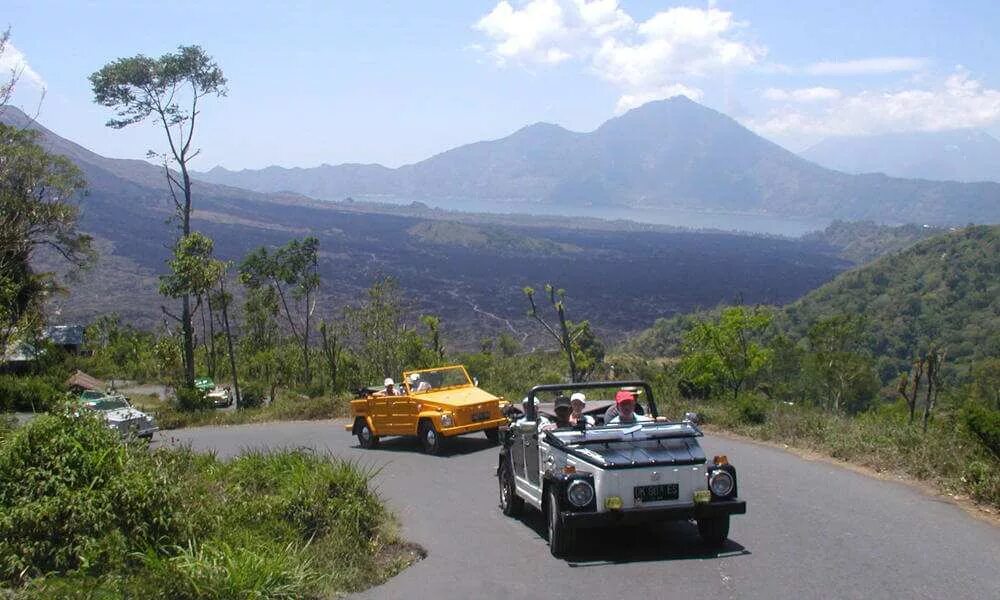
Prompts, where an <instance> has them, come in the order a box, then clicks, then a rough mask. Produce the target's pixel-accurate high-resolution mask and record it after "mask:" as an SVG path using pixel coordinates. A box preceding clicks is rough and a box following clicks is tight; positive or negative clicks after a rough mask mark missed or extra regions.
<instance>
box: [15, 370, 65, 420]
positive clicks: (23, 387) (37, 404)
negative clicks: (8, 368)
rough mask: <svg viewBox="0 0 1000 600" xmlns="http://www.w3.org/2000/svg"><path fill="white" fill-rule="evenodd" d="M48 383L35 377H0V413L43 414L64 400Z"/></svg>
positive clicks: (60, 393)
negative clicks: (22, 412)
mask: <svg viewBox="0 0 1000 600" xmlns="http://www.w3.org/2000/svg"><path fill="white" fill-rule="evenodd" d="M65 396H66V395H65V393H63V391H62V390H60V389H59V388H58V387H57V386H55V385H53V384H52V383H51V382H50V381H48V380H46V379H44V378H41V377H36V376H30V377H16V376H13V375H4V376H0V412H4V411H24V412H45V411H47V410H50V409H52V408H53V407H55V406H56V405H57V404H58V403H59V402H61V401H62V400H63V399H64V398H65Z"/></svg>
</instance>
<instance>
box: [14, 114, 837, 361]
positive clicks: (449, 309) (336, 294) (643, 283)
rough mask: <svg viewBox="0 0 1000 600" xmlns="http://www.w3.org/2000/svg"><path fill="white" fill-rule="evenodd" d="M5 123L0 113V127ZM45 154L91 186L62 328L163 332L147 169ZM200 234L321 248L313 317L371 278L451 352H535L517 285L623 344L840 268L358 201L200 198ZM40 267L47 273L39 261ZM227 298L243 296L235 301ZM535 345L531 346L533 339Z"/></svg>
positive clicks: (59, 308) (156, 182)
mask: <svg viewBox="0 0 1000 600" xmlns="http://www.w3.org/2000/svg"><path fill="white" fill-rule="evenodd" d="M12 113H13V111H10V110H9V111H7V112H5V113H4V115H5V117H4V118H8V115H9V114H12ZM33 126H34V127H36V128H37V129H38V130H39V131H40V132H41V135H42V138H41V142H42V144H43V145H44V146H45V147H47V148H49V149H51V150H52V151H54V152H59V153H63V154H66V155H67V156H69V157H70V158H71V159H72V160H74V162H76V163H77V164H78V165H79V166H80V167H81V168H82V169H84V171H85V173H86V176H87V178H88V181H89V193H88V194H86V195H84V196H82V197H80V198H79V203H80V207H81V220H80V227H81V229H83V230H84V231H86V232H88V233H91V234H93V235H94V236H95V237H96V238H97V246H98V248H99V250H100V251H101V260H100V262H99V263H98V265H97V266H96V267H95V268H94V269H93V270H92V271H89V272H87V273H84V274H83V275H82V277H80V278H79V279H77V280H74V281H70V282H68V285H69V293H68V294H67V295H65V296H59V297H56V298H54V299H53V300H52V306H51V308H52V311H51V314H53V315H57V316H56V317H55V318H58V319H59V320H60V321H61V322H66V321H82V322H87V321H88V320H89V319H91V318H93V317H94V316H96V315H99V314H102V313H105V312H109V311H115V312H118V313H119V314H120V316H121V317H122V318H123V319H124V320H125V321H126V322H130V323H137V324H139V325H142V326H143V327H148V328H152V327H158V326H160V325H161V324H162V323H163V322H164V317H163V315H162V312H161V308H160V307H161V305H163V304H169V303H168V302H166V301H165V300H164V299H163V298H161V297H159V296H158V295H157V292H156V289H157V275H158V274H160V273H163V272H164V269H165V267H164V263H165V260H166V259H167V256H168V247H169V246H170V243H171V240H172V239H173V237H174V235H175V234H176V230H175V229H172V228H170V227H169V226H168V225H167V224H166V221H167V220H168V218H169V217H170V216H171V213H170V206H169V200H168V196H167V191H166V188H165V186H164V183H163V181H164V180H163V178H162V172H161V171H160V169H158V168H157V167H155V166H153V165H150V164H148V163H145V162H143V161H131V160H118V159H110V158H106V157H102V156H98V155H96V154H94V153H92V152H89V151H88V150H86V149H85V148H82V147H80V146H78V145H76V144H73V143H72V142H70V141H68V140H65V139H63V138H60V137H59V136H57V135H56V134H54V133H52V132H50V131H48V130H45V129H44V128H42V127H41V126H40V125H38V124H34V125H33ZM194 192H195V207H196V210H195V213H194V217H193V224H194V227H195V229H197V230H199V231H202V232H204V233H206V234H208V235H209V236H211V237H212V238H213V239H214V240H215V241H216V254H217V255H218V256H219V257H221V258H223V259H226V260H231V261H238V260H240V259H241V258H242V257H243V256H245V255H246V254H247V252H249V251H250V250H252V249H254V248H256V247H258V246H261V245H280V244H284V243H285V242H287V241H288V240H289V239H290V238H292V237H302V236H305V235H315V236H316V237H317V238H319V241H320V264H319V269H320V275H321V276H322V279H323V287H322V298H321V301H320V305H319V307H318V309H317V310H318V316H320V317H329V316H332V315H337V314H339V312H340V310H341V308H342V307H343V306H345V305H347V304H350V303H353V302H357V301H358V299H359V298H360V297H362V295H363V293H364V290H365V289H366V288H368V286H370V285H371V284H372V282H373V281H374V280H375V279H376V278H377V277H379V276H383V275H391V276H393V277H395V278H396V279H397V280H398V281H399V282H400V284H401V287H402V289H403V290H404V291H405V293H406V297H407V300H408V302H409V305H408V306H407V310H408V313H409V314H411V315H412V316H414V317H416V316H417V315H419V314H421V313H431V314H439V315H441V316H442V317H443V318H444V326H445V334H446V336H448V337H449V339H450V340H454V342H451V345H452V346H453V347H456V348H473V347H476V345H477V344H478V342H479V340H480V339H481V338H482V337H484V336H488V335H491V334H494V333H497V332H499V331H507V332H511V333H514V334H516V335H517V336H518V337H519V338H522V339H525V340H526V341H527V344H528V346H527V347H529V348H530V347H531V345H532V344H534V343H536V341H537V340H536V338H535V336H536V335H537V328H536V327H535V326H534V325H533V324H532V323H531V322H530V321H529V320H528V319H527V318H526V317H525V310H526V305H525V300H524V297H523V294H522V293H521V289H522V288H523V287H524V286H525V285H534V286H540V285H542V284H544V283H546V282H554V283H556V284H558V285H559V286H561V287H564V288H566V289H567V290H568V292H569V302H570V307H571V308H570V310H571V318H574V319H583V318H587V319H590V320H591V321H592V323H593V324H594V326H595V327H596V328H597V329H598V330H599V331H600V332H601V333H602V335H605V336H607V337H608V338H609V339H621V337H622V336H624V335H625V334H626V333H629V332H634V331H637V330H638V329H640V328H642V327H643V326H645V325H646V324H648V323H649V322H651V321H652V320H653V319H654V318H655V317H656V316H658V315H663V314H673V313H675V312H678V311H688V310H692V309H693V308H695V307H697V306H702V305H705V304H715V303H717V302H719V301H721V300H723V299H728V298H730V297H731V296H732V295H733V294H734V293H742V294H744V296H745V297H746V298H748V299H749V300H750V301H754V302H787V301H791V300H792V299H794V298H797V297H798V296H800V295H801V294H803V293H805V292H806V291H807V290H809V289H812V288H814V287H816V286H817V285H820V284H822V283H824V282H826V281H829V280H830V279H831V278H832V277H834V276H835V275H836V274H837V273H838V272H840V271H841V270H843V269H844V268H845V267H846V266H847V264H846V263H845V262H844V261H842V260H840V259H838V258H836V257H833V256H830V255H829V253H828V252H826V251H825V249H824V248H823V247H822V246H821V245H820V244H817V243H811V242H799V241H796V240H787V239H775V238H766V237H752V236H740V235H734V234H722V233H696V232H689V231H670V230H664V229H657V228H651V227H647V226H643V225H639V224H634V223H632V224H629V223H623V222H617V223H599V222H593V221H586V220H580V219H574V220H569V219H564V218H546V217H517V216H516V215H494V216H488V217H483V216H477V215H469V214H458V213H449V212H444V211H437V210H432V209H428V208H427V207H425V206H421V205H419V204H414V205H410V206H406V207H400V206H387V205H381V206H380V205H376V204H366V203H363V202H342V203H333V202H317V201H310V200H308V199H305V198H303V197H297V196H289V195H280V194H260V193H255V192H249V191H245V190H240V189H236V188H230V187H226V186H220V185H214V184H204V183H199V184H198V185H197V186H196V187H195V190H194ZM39 266H41V267H42V268H57V267H58V262H56V261H45V260H44V259H43V262H42V263H41V264H40V265H39ZM236 291H237V292H239V288H238V286H237V288H236ZM540 337H541V336H538V338H539V339H540Z"/></svg>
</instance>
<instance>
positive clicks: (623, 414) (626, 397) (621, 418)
mask: <svg viewBox="0 0 1000 600" xmlns="http://www.w3.org/2000/svg"><path fill="white" fill-rule="evenodd" d="M615 405H616V406H617V407H618V416H616V417H614V418H613V419H611V421H610V422H609V423H608V424H609V425H632V424H634V423H644V422H648V421H652V419H650V418H649V417H647V416H646V415H638V414H636V413H635V394H633V393H632V392H630V391H627V390H618V393H617V394H615Z"/></svg>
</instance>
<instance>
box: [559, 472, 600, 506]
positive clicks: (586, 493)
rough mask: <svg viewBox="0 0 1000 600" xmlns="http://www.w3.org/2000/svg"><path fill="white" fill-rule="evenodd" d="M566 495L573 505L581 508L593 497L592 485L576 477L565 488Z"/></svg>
mask: <svg viewBox="0 0 1000 600" xmlns="http://www.w3.org/2000/svg"><path fill="white" fill-rule="evenodd" d="M566 497H567V498H569V501H570V503H571V504H572V505H573V506H576V507H577V508H583V507H584V506H587V505H588V504H590V501H591V500H593V499H594V486H592V485H590V483H588V482H586V481H584V480H582V479H577V480H576V481H574V482H572V483H570V484H569V487H568V488H566Z"/></svg>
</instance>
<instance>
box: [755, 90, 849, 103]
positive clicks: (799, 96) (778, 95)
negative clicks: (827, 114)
mask: <svg viewBox="0 0 1000 600" xmlns="http://www.w3.org/2000/svg"><path fill="white" fill-rule="evenodd" d="M762 95H763V96H764V98H765V99H767V100H773V101H775V102H803V103H805V102H829V101H830V100H837V99H838V98H840V97H841V95H842V94H841V93H840V90H837V89H834V88H828V87H810V88H801V89H797V90H783V89H780V88H768V89H766V90H764V93H763V94H762Z"/></svg>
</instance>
